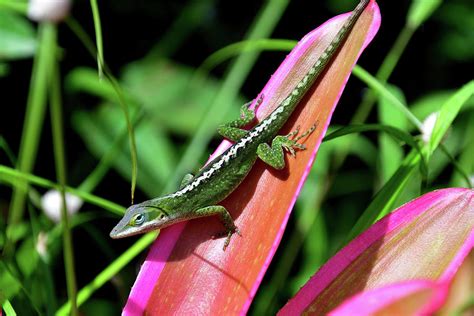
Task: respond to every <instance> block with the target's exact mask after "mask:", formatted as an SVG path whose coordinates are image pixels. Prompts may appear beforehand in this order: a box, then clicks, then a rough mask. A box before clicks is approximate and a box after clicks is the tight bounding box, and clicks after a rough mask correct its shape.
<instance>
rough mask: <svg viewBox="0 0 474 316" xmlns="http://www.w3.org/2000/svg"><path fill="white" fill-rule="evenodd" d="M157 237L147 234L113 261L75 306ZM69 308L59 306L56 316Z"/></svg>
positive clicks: (68, 304)
mask: <svg viewBox="0 0 474 316" xmlns="http://www.w3.org/2000/svg"><path fill="white" fill-rule="evenodd" d="M156 237H157V233H156V232H152V233H148V234H146V235H144V236H143V237H141V238H140V239H139V240H138V241H137V242H135V243H134V244H133V245H132V246H131V247H130V248H128V249H127V251H125V252H124V253H123V254H122V255H120V256H119V257H118V258H117V259H115V260H114V261H113V262H112V263H111V264H109V265H108V266H107V268H105V269H104V270H102V272H101V273H99V274H98V275H97V276H96V277H95V278H94V280H92V282H90V283H89V284H87V285H86V286H84V287H83V288H82V289H81V290H80V291H79V295H78V296H77V304H78V306H80V305H81V304H83V303H84V302H86V301H87V300H88V299H89V297H91V296H92V294H93V293H94V292H95V291H96V290H97V289H99V288H100V287H102V285H104V284H105V283H106V282H108V281H109V280H110V279H111V278H113V277H114V276H115V275H116V274H117V273H118V272H119V271H120V270H122V269H123V267H125V266H126V265H127V264H129V262H130V261H132V260H133V259H134V258H135V257H136V256H137V255H139V254H140V253H141V252H142V251H143V250H145V249H146V248H147V247H148V246H149V245H150V244H151V243H152V242H153V241H154V240H155V239H156ZM69 308H70V301H68V302H67V303H66V304H64V305H63V306H61V308H59V310H58V311H57V312H56V316H62V315H67V313H68V310H69Z"/></svg>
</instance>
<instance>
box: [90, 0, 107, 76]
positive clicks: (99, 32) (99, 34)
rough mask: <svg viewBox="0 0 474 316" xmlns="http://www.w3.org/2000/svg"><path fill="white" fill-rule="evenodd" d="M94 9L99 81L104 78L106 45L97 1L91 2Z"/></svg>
mask: <svg viewBox="0 0 474 316" xmlns="http://www.w3.org/2000/svg"><path fill="white" fill-rule="evenodd" d="M90 3H91V9H92V18H93V20H94V30H95V42H96V46H97V70H98V72H99V79H101V80H102V79H103V78H104V72H103V70H102V67H103V66H104V45H103V40H102V24H101V22H100V14H99V6H98V5H97V0H90Z"/></svg>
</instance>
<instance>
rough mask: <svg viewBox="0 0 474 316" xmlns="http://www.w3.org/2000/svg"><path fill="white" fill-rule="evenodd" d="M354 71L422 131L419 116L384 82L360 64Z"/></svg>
mask: <svg viewBox="0 0 474 316" xmlns="http://www.w3.org/2000/svg"><path fill="white" fill-rule="evenodd" d="M352 73H353V74H354V75H355V76H356V77H358V78H359V79H360V80H362V81H363V82H365V83H366V84H367V85H368V86H369V87H370V88H372V89H373V90H374V91H376V92H377V93H378V94H381V95H383V97H384V98H386V99H387V100H388V101H389V102H391V103H392V105H393V106H395V107H397V108H398V110H399V111H401V112H402V113H403V114H404V115H405V116H406V118H407V119H408V120H409V121H410V122H411V123H412V124H413V125H415V126H416V128H417V129H418V130H419V131H422V126H423V124H422V123H421V122H420V121H419V120H418V118H417V117H416V116H415V115H414V114H413V113H411V111H410V109H409V108H408V107H407V105H406V104H404V103H403V102H402V101H400V100H399V99H398V98H397V97H396V96H395V95H393V93H391V92H390V91H389V90H388V89H387V88H386V87H385V85H384V84H383V83H381V82H380V81H378V80H377V78H375V77H374V76H372V75H371V74H370V73H368V72H367V71H366V70H365V69H363V68H362V67H360V66H359V65H355V66H354V69H353V70H352Z"/></svg>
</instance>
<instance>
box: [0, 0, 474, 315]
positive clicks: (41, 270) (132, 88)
mask: <svg viewBox="0 0 474 316" xmlns="http://www.w3.org/2000/svg"><path fill="white" fill-rule="evenodd" d="M423 2H425V3H423ZM12 3H13V4H12ZM420 3H421V4H420ZM354 6H355V1H350V0H344V1H328V0H326V1H301V0H293V1H283V0H269V1H265V2H261V1H248V0H243V1H239V2H231V1H217V0H213V1H211V0H201V1H200V0H194V1H193V0H190V1H145V0H142V1H124V0H118V1H103V2H99V3H98V8H99V11H100V22H101V26H102V38H103V53H104V58H105V63H106V65H107V66H106V67H105V68H104V69H105V70H104V71H105V73H106V75H104V77H103V79H102V80H101V81H99V79H98V76H99V75H98V70H97V60H96V58H95V54H91V52H90V51H89V50H88V49H87V47H89V48H90V47H92V49H93V46H94V45H95V41H96V29H95V28H94V21H93V14H92V11H91V3H90V2H88V1H75V2H74V3H73V6H72V10H71V12H70V16H69V18H68V19H67V20H66V21H65V22H62V23H60V24H58V25H57V28H56V27H55V26H53V28H54V29H55V30H57V34H55V35H52V36H53V38H54V43H57V46H56V44H54V45H52V46H50V47H53V46H54V47H55V49H56V51H57V56H59V57H58V59H59V65H60V66H59V69H58V68H56V71H57V74H56V75H55V74H54V71H52V72H51V73H49V75H50V76H52V77H53V78H56V79H57V81H56V83H58V84H57V85H56V88H51V87H49V86H48V84H49V82H48V84H44V78H43V81H42V80H41V78H42V77H41V75H40V74H39V75H38V73H40V71H38V68H36V71H37V75H38V76H39V77H38V78H40V79H39V80H38V81H37V84H36V86H35V84H34V83H31V82H35V80H34V79H32V71H33V68H34V67H33V65H34V62H33V60H34V56H35V55H36V58H37V60H38V59H40V57H38V55H39V54H37V53H38V51H39V50H40V47H43V46H41V45H45V46H44V47H46V48H45V51H46V54H44V55H43V56H46V57H44V58H45V60H47V59H48V57H47V55H48V50H47V49H48V48H47V44H44V43H45V42H46V40H45V38H46V37H47V36H46V35H45V34H48V32H50V31H51V30H49V31H48V30H47V27H44V26H41V25H39V24H38V23H36V22H32V21H30V20H29V19H28V18H27V17H26V16H25V8H26V5H25V4H24V3H22V2H16V1H6V0H0V89H1V92H2V93H1V96H2V101H1V108H0V111H1V112H0V164H1V165H2V166H0V167H2V168H3V169H0V185H1V187H0V215H1V216H0V230H1V232H2V233H1V236H0V246H1V247H2V258H1V259H2V262H1V265H0V299H1V301H2V304H3V306H4V308H8V304H11V305H12V306H13V307H14V309H15V310H16V312H17V313H18V314H19V315H31V314H41V315H51V314H54V313H56V311H57V310H58V309H59V308H60V307H61V306H63V304H64V303H65V302H66V300H67V298H68V291H67V287H66V279H65V273H64V269H65V268H64V263H63V253H62V249H63V243H66V244H67V237H66V239H61V226H59V224H56V223H55V222H53V221H52V220H50V219H49V218H48V217H47V216H45V215H44V213H43V212H42V210H41V209H42V206H41V196H42V195H43V194H44V193H45V192H46V191H47V189H46V188H45V187H44V186H43V185H41V184H39V183H36V185H34V186H32V187H29V189H28V194H27V195H26V203H25V204H24V206H23V205H20V206H17V208H18V209H20V210H21V211H18V213H17V214H20V215H21V216H19V217H18V218H16V219H14V220H12V218H11V217H12V215H11V212H12V211H11V210H12V204H13V203H12V195H13V194H14V192H13V191H14V188H17V189H18V188H21V187H22V185H24V183H23V182H22V181H21V180H22V179H23V178H21V177H20V175H19V174H15V173H12V172H11V170H12V169H11V168H14V167H15V166H16V165H19V164H21V162H18V160H22V159H23V161H26V162H24V164H25V166H27V165H30V167H29V168H28V167H24V168H20V169H21V170H22V171H24V172H26V173H31V174H34V175H36V176H38V177H41V178H44V179H49V180H51V181H52V182H54V183H56V182H61V179H60V178H59V179H57V175H58V174H61V172H60V171H58V170H60V169H61V167H59V169H58V161H61V158H58V156H57V155H58V150H59V152H60V151H61V149H58V148H61V147H62V151H64V153H65V161H66V165H65V167H64V168H63V171H64V179H66V177H67V180H66V181H67V185H69V186H71V187H73V188H78V190H79V191H80V192H83V194H87V193H92V194H94V196H95V197H89V198H87V197H86V198H84V197H83V198H84V199H85V201H86V203H85V204H84V206H82V208H81V210H80V211H79V213H77V214H76V215H74V216H72V217H71V219H70V225H71V226H72V246H73V247H72V248H73V249H74V256H75V259H74V262H75V269H74V271H75V273H74V275H75V279H76V282H77V288H78V289H83V288H84V286H86V285H88V284H89V282H91V281H92V280H97V278H98V279H99V280H100V281H101V282H102V283H103V286H102V283H101V285H100V286H95V287H94V286H92V287H91V288H88V289H87V288H86V292H87V293H88V295H89V296H88V297H87V298H86V299H85V300H83V301H82V303H81V304H82V305H81V306H80V308H79V309H80V311H81V313H82V314H84V315H98V314H101V315H109V314H110V315H113V314H118V313H119V312H120V310H121V307H122V306H123V305H124V302H125V300H126V298H127V295H128V292H129V289H130V287H131V285H132V284H133V281H134V279H135V276H136V273H137V270H138V268H139V266H140V263H141V262H142V261H143V259H144V256H145V255H146V250H144V251H141V252H140V249H146V245H147V244H146V243H144V244H142V245H141V248H140V249H139V250H136V251H135V252H136V253H134V254H130V255H129V256H128V257H126V258H125V259H123V260H122V261H117V260H116V258H117V257H118V256H119V255H120V254H122V253H124V252H125V251H127V250H130V249H131V248H130V247H131V246H132V245H133V244H134V243H135V242H136V240H137V239H134V238H131V239H125V240H120V241H112V240H110V239H109V237H108V234H109V231H110V230H111V228H112V227H113V225H114V224H115V222H116V220H117V219H118V215H117V213H119V212H120V210H121V209H122V208H120V206H117V205H121V206H127V205H129V204H130V181H131V175H132V159H131V156H130V148H129V143H128V140H127V138H128V132H127V124H126V120H125V117H124V113H123V109H122V108H121V106H120V104H121V103H122V105H123V104H127V106H128V113H129V115H130V124H131V125H133V126H134V133H135V139H136V149H137V154H138V161H137V162H138V164H137V167H138V177H137V192H136V196H135V200H136V201H142V200H144V199H147V198H149V197H154V196H157V195H158V194H160V193H162V192H169V191H171V190H172V189H174V188H175V187H176V186H177V183H178V181H179V180H180V179H181V177H182V176H183V175H184V174H185V173H187V172H190V171H196V170H197V169H198V168H199V166H200V165H202V164H203V163H204V162H205V160H206V159H207V157H208V155H209V154H210V153H212V152H213V150H214V149H215V147H216V145H217V144H218V143H219V142H220V139H219V138H218V137H217V136H216V134H215V126H216V125H217V124H219V123H222V122H226V121H229V120H231V119H232V118H234V117H236V116H237V115H238V111H239V108H240V106H241V105H242V104H243V103H245V102H247V101H248V100H251V99H253V98H254V97H255V96H256V95H257V94H258V93H259V92H260V90H261V89H262V88H263V86H264V85H265V83H266V82H267V80H268V79H269V78H270V75H271V74H272V73H273V72H274V71H275V69H276V68H277V67H278V65H279V64H280V63H281V61H282V60H283V59H284V57H285V56H286V54H287V51H288V48H287V47H286V46H284V45H282V46H281V47H280V48H278V45H277V48H276V49H275V50H274V51H263V52H261V51H258V50H257V49H254V50H252V51H251V52H246V53H242V52H240V51H239V50H238V49H235V50H234V51H233V52H232V58H231V59H228V60H226V61H224V62H222V63H219V64H217V65H216V67H213V68H212V69H208V68H206V67H202V64H203V62H204V61H205V60H206V58H208V57H209V56H210V55H211V54H212V53H214V52H216V51H218V50H219V49H221V48H223V47H226V46H227V45H230V44H233V43H235V42H239V41H242V40H245V39H247V40H248V39H259V38H274V39H290V40H299V39H300V38H301V37H302V36H304V35H305V34H306V33H308V32H309V31H311V30H313V29H314V28H316V27H317V26H318V25H320V24H321V23H323V22H324V21H326V20H327V19H328V18H330V17H332V16H334V15H336V14H339V13H341V12H346V11H350V10H352V8H353V7H354ZM379 6H380V9H381V13H382V24H381V28H380V30H379V32H378V34H377V36H376V37H375V39H374V41H373V42H372V44H371V45H370V46H369V47H368V49H366V51H365V52H364V53H363V54H362V56H361V58H360V60H359V63H358V64H359V65H361V66H362V67H363V68H364V69H366V70H367V71H368V72H369V73H371V74H373V75H374V76H375V75H376V74H378V75H377V78H378V79H379V81H380V82H382V83H383V82H384V81H386V80H387V78H388V76H389V74H390V73H391V76H390V77H389V79H388V82H389V83H390V86H389V90H390V91H391V92H393V93H394V95H395V96H396V97H397V98H398V99H399V100H401V101H402V102H404V103H406V104H407V105H408V107H409V109H410V111H411V112H412V113H413V114H414V115H415V116H416V117H417V118H418V119H419V120H420V121H423V120H424V119H425V118H426V117H427V116H428V115H429V114H430V113H432V112H435V111H438V110H439V109H440V108H441V106H442V105H443V104H444V102H445V101H446V100H448V98H449V97H450V96H451V95H452V93H453V92H454V91H455V90H457V89H459V87H461V86H462V85H464V84H465V83H467V82H468V81H470V80H472V79H473V69H474V50H473V49H472V47H474V4H473V3H472V1H471V0H450V1H444V2H438V1H435V0H420V1H408V0H407V1H398V2H394V1H381V2H380V3H379ZM416 6H419V7H428V9H427V10H428V11H427V12H425V13H426V14H425V15H423V14H421V15H422V16H421V17H419V16H416V14H417V13H416V12H418V11H416V9H413V8H414V7H416ZM429 8H431V9H432V10H433V11H430V9H429ZM413 12H415V13H416V14H415V13H413ZM420 12H422V13H423V12H424V11H423V9H420ZM410 14H412V15H410ZM407 17H408V18H407ZM41 30H42V31H43V34H41ZM53 32H56V31H53ZM393 45H395V48H392V47H393ZM387 55H388V56H389V58H388V59H387ZM387 60H388V62H387ZM390 62H393V63H392V64H391V65H390ZM383 63H385V64H384V65H385V68H382V70H381V71H379V67H380V65H381V64H383ZM45 64H46V65H47V64H48V63H47V62H45ZM104 66H105V65H104ZM53 68H54V67H53ZM392 68H393V73H392ZM198 70H200V71H198ZM207 70H210V72H208V71H207ZM107 73H108V74H113V75H114V76H115V78H117V80H118V83H119V87H120V88H117V86H114V81H113V80H109V79H108V78H109V76H108V75H107ZM33 77H34V76H33ZM38 82H39V83H38ZM53 82H54V81H53ZM42 83H43V86H42ZM41 87H42V88H41ZM41 89H44V91H43V94H44V95H46V96H43V97H42V95H41V91H42V90H41ZM55 89H56V90H55ZM35 91H36V92H35ZM54 91H56V92H58V93H60V97H59V98H58V99H59V100H60V102H59V103H60V108H61V111H62V115H61V117H62V118H63V126H64V135H63V139H64V145H63V146H61V145H59V147H56V146H57V144H56V145H54V143H53V140H52V139H53V137H54V136H55V135H57V130H56V132H54V131H53V132H52V129H51V127H50V126H51V125H52V123H53V124H54V123H55V122H56V121H57V117H58V116H54V110H53V111H52V112H53V113H51V115H50V112H49V108H46V107H45V106H43V109H42V110H41V106H38V107H37V108H38V109H40V110H38V111H37V112H34V111H33V110H31V108H33V107H34V104H35V101H32V100H37V102H36V103H37V105H38V104H40V105H41V104H42V103H45V101H44V98H46V97H47V96H49V98H52V100H55V99H54V93H55V92H54ZM118 92H119V93H121V94H122V96H123V99H122V102H120V101H119V100H118V98H117V93H118ZM35 93H36V94H35ZM51 96H53V97H51ZM42 98H43V99H42ZM41 100H43V101H41ZM51 102H53V103H54V101H51ZM374 102H375V103H374ZM27 104H28V106H31V107H30V108H29V111H33V112H31V113H33V115H32V118H31V121H26V122H27V125H30V126H35V127H36V129H33V131H32V132H31V135H30V138H29V139H30V140H27V139H26V137H27V136H25V133H24V132H22V129H23V128H24V127H23V126H24V124H25V123H24V122H25V117H27V110H26V109H27V107H28V106H27ZM473 107H474V100H473V99H472V97H471V98H470V99H469V100H468V101H467V102H466V104H464V106H463V108H462V109H461V111H462V112H461V113H462V115H459V117H457V118H456V120H455V121H454V123H453V125H452V127H451V128H450V130H449V132H448V134H447V135H446V137H445V139H444V148H445V149H446V150H447V151H448V152H449V155H448V156H447V155H446V154H443V153H442V152H441V151H439V150H438V151H436V152H435V153H434V154H433V156H432V157H431V159H430V161H429V164H428V176H427V177H426V174H425V176H423V173H422V172H419V171H418V170H416V171H415V172H414V173H412V174H411V175H410V181H406V182H404V183H403V184H400V192H398V193H397V195H396V197H395V198H394V200H395V201H392V202H391V204H390V207H392V209H393V208H394V207H395V206H397V205H400V203H402V202H405V201H407V200H409V199H411V198H414V197H416V196H418V195H420V194H421V193H423V192H425V191H428V190H432V189H435V188H439V187H446V186H467V183H466V181H465V179H464V178H466V177H469V176H471V177H472V175H473V170H474V165H473V162H472V154H473V153H474V124H473V122H474V112H473ZM51 108H54V106H53V105H51ZM51 117H53V119H51ZM364 122H367V123H378V124H386V125H392V126H395V127H397V128H399V129H401V130H403V131H406V132H410V133H411V134H412V135H413V138H414V139H416V140H417V141H418V140H419V137H418V135H419V132H417V131H416V129H415V127H414V126H413V125H411V124H410V123H409V120H408V119H407V118H406V117H405V116H404V115H403V114H400V112H399V111H397V110H396V109H394V107H393V105H392V104H391V103H390V102H389V101H387V99H385V98H383V97H381V98H375V97H374V96H372V97H371V96H370V95H369V93H368V88H367V84H366V83H365V82H364V81H363V80H362V81H361V80H359V79H357V78H354V77H352V78H351V79H350V81H349V84H348V85H347V87H346V89H345V91H344V94H343V96H342V98H341V100H340V102H339V105H338V107H337V109H336V111H335V113H334V115H333V119H332V123H331V125H332V129H334V128H335V127H338V126H345V125H347V124H350V123H364ZM349 137H350V138H349ZM35 139H36V140H35ZM347 139H350V140H351V141H350V142H348V141H347ZM28 142H30V144H31V145H30V147H29V148H30V151H28V150H27V149H25V150H26V151H25V153H23V154H19V152H20V151H21V149H20V148H21V146H22V145H21V144H22V143H23V146H26V147H28V145H24V144H26V143H28ZM350 144H352V145H351V146H350ZM35 147H37V148H38V149H37V152H36V150H35V149H34V148H35ZM55 152H56V158H55V154H54V153H55ZM407 153H408V148H406V146H405V147H402V146H401V144H400V142H397V141H394V140H393V139H392V138H390V137H388V136H387V135H385V134H381V133H380V134H379V133H364V134H361V135H359V136H357V137H356V136H355V135H351V136H347V137H346V138H339V139H337V140H334V141H331V142H327V143H323V145H322V146H321V149H320V152H319V153H318V157H317V160H316V163H315V166H314V167H313V170H312V173H311V175H310V177H309V178H308V180H307V183H306V184H305V187H304V190H303V191H302V193H301V196H300V199H299V200H298V202H297V204H296V206H295V211H294V214H293V216H292V217H291V219H290V222H289V224H288V229H287V231H286V232H285V236H284V238H283V240H282V243H281V245H280V247H279V250H278V251H277V253H276V255H275V258H274V260H273V262H272V265H271V266H270V268H269V270H268V273H267V274H266V276H265V279H264V281H263V283H262V286H261V288H260V291H259V292H258V293H257V296H256V299H255V301H254V303H253V305H252V307H251V310H250V312H249V313H250V314H255V315H263V314H274V313H275V312H276V311H278V309H279V308H281V306H282V305H283V304H284V303H285V302H286V301H287V300H288V299H289V298H291V297H292V296H293V295H294V294H295V293H296V291H297V290H298V289H299V287H301V286H302V285H303V284H304V283H305V282H306V281H307V280H308V278H309V277H310V276H311V275H312V274H314V272H315V271H317V268H318V267H319V266H320V265H321V264H323V263H324V262H325V261H326V260H327V258H328V257H330V256H331V255H332V254H334V252H335V251H336V250H337V249H338V248H339V247H341V246H342V245H343V244H344V242H345V241H347V238H348V235H349V232H350V231H351V230H352V229H353V226H354V224H355V223H356V222H357V220H358V218H359V216H360V215H361V214H362V213H363V212H364V210H365V209H366V207H367V205H369V203H370V202H371V201H372V199H373V196H374V194H375V193H377V192H378V191H379V190H380V189H381V188H383V187H384V184H386V183H387V181H389V180H390V179H391V177H392V176H393V174H394V172H395V170H397V168H398V167H399V166H400V164H401V162H402V160H403V159H404V157H405V156H406V154H407ZM22 155H23V157H21V156H22ZM59 156H60V154H59ZM449 156H451V158H449ZM19 157H20V158H19ZM58 159H59V160H58ZM460 170H461V171H462V172H460ZM64 179H63V180H64ZM38 181H40V180H38ZM40 182H41V181H40ZM43 184H45V183H43ZM45 185H46V184H45ZM46 186H47V185H46ZM18 190H19V189H18ZM17 194H18V193H17ZM394 196H395V195H394ZM96 197H102V198H104V199H105V200H104V201H101V200H99V199H97V198H96ZM87 202H89V203H87ZM108 202H111V203H116V204H117V205H112V204H111V205H109V206H107V205H105V204H107V203H108ZM101 203H102V204H101ZM20 204H21V203H20ZM104 209H105V210H104ZM148 243H149V241H148ZM38 247H40V248H41V247H43V248H41V249H42V250H41V251H39V250H38V249H39V248H38ZM66 248H67V247H66ZM72 248H71V249H72ZM67 249H68V248H67ZM133 249H134V248H133ZM137 253H139V255H137ZM67 256H68V255H67V254H66V257H67ZM114 263H117V264H118V266H120V268H117V272H118V273H117V274H116V273H115V272H113V271H109V272H108V273H105V274H101V273H103V272H104V269H105V267H107V266H109V265H110V264H114ZM122 266H124V267H123V269H122V268H121V267H122ZM106 272H107V271H106ZM69 277H71V275H70V274H69ZM68 282H69V284H71V283H70V282H72V281H71V279H69V281H68ZM70 291H71V288H69V292H70ZM69 295H71V294H69ZM5 304H6V305H5ZM63 311H64V310H63Z"/></svg>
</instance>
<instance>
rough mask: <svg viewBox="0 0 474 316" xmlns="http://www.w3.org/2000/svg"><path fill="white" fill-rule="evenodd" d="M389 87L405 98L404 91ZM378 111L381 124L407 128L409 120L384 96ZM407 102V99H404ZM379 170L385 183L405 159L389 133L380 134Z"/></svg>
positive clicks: (401, 97)
mask: <svg viewBox="0 0 474 316" xmlns="http://www.w3.org/2000/svg"><path fill="white" fill-rule="evenodd" d="M387 88H388V89H389V90H390V91H391V92H392V93H393V94H394V95H395V96H396V97H397V98H398V99H400V100H405V96H404V95H403V92H402V91H401V90H400V89H398V88H397V87H395V86H392V85H389V86H387ZM379 100H380V101H379V105H378V109H379V111H378V113H379V120H380V123H381V124H384V125H390V126H394V127H397V128H399V129H401V130H406V129H407V127H408V122H407V120H406V118H405V116H404V115H403V114H402V113H401V112H400V111H398V110H396V109H395V108H394V107H393V106H392V105H391V103H390V102H389V101H388V100H387V99H386V98H384V97H381V98H379ZM404 103H405V101H404ZM379 144H380V151H379V162H380V166H379V170H380V178H381V183H385V182H386V181H388V179H389V178H390V177H391V176H392V175H393V173H394V172H395V171H396V170H397V168H398V166H399V165H400V163H401V161H402V159H403V155H404V153H403V150H402V148H401V147H400V144H399V143H397V141H396V140H394V139H393V138H391V137H389V136H388V135H385V134H381V135H380V136H379Z"/></svg>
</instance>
